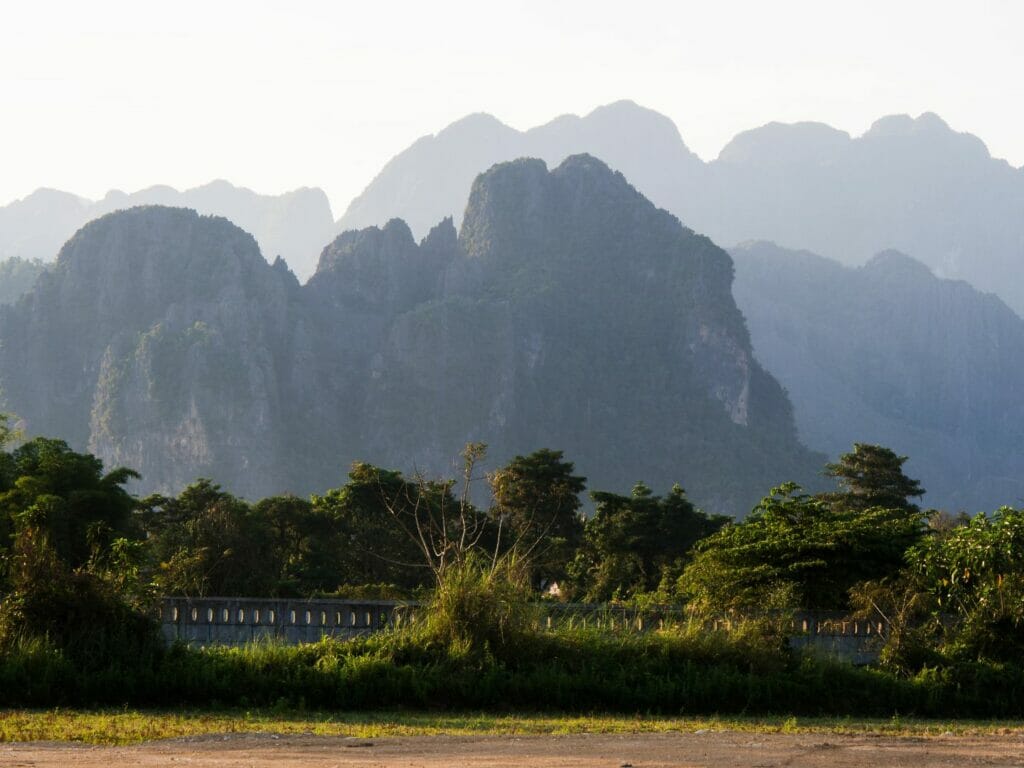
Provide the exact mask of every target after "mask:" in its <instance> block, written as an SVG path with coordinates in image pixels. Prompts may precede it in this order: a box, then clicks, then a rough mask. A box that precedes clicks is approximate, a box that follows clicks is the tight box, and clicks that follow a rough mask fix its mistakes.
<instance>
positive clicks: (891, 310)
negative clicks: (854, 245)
mask: <svg viewBox="0 0 1024 768" xmlns="http://www.w3.org/2000/svg"><path fill="white" fill-rule="evenodd" d="M731 254H732V256H733V259H734V261H735V264H736V282H735V285H734V288H733V293H734V295H735V297H736V303H737V304H738V305H739V307H740V309H741V310H742V311H743V314H744V315H745V316H746V318H747V322H748V325H749V327H750V334H751V337H752V339H753V344H754V350H755V353H756V356H757V358H758V359H759V360H760V361H761V362H762V363H763V364H764V365H765V366H766V367H767V369H768V370H769V371H771V372H772V373H773V374H774V375H775V376H777V377H778V378H779V381H780V382H781V383H782V384H783V386H785V387H786V390H787V391H788V393H789V396H790V398H791V399H792V402H793V407H794V409H795V414H796V421H797V426H798V429H799V433H800V437H801V438H802V439H803V440H804V441H805V442H806V443H807V444H808V445H809V446H810V447H812V448H813V449H815V450H819V451H824V452H825V453H828V454H829V455H830V456H837V455H838V454H839V453H841V452H843V451H847V450H849V449H850V447H851V443H852V442H853V441H854V440H856V441H859V442H874V443H881V444H883V445H887V446H890V447H891V448H893V450H895V451H897V452H898V453H900V454H902V455H907V456H909V457H910V461H909V462H908V464H907V471H908V473H909V474H910V475H911V476H913V477H918V478H920V479H921V481H922V484H923V485H924V487H925V488H926V489H927V490H928V494H927V496H926V497H925V503H926V504H933V505H936V506H942V507H946V508H950V509H954V510H956V509H966V510H968V511H970V512H976V511H978V510H993V509H996V508H998V507H999V506H1001V505H1003V504H1012V505H1019V504H1020V500H1021V498H1024V451H1022V450H1021V446H1022V445H1024V398H1022V397H1021V394H1020V392H1021V390H1020V382H1021V381H1024V320H1021V319H1020V318H1019V317H1018V316H1017V315H1015V314H1014V313H1013V312H1012V311H1011V310H1010V309H1009V308H1008V307H1007V306H1006V305H1005V304H1004V303H1003V302H1002V301H1000V300H999V299H998V298H997V297H995V296H993V295H992V294H986V293H981V292H979V291H977V290H976V289H974V288H972V287H971V286H970V285H968V284H967V283H965V282H962V281H954V280H944V279H940V278H938V277H936V276H935V275H934V274H933V273H932V272H931V271H930V270H929V269H928V267H926V266H925V265H924V264H922V263H921V262H919V261H916V260H914V259H912V258H910V257H908V256H905V255H903V254H901V253H897V252H895V251H886V252H883V253H880V254H878V255H876V256H875V257H874V258H872V259H871V260H870V261H869V262H868V263H867V264H865V265H864V266H862V267H857V268H851V267H847V266H843V265H841V264H839V263H838V262H836V261H833V260H830V259H825V258H822V257H820V256H816V255H814V254H811V253H808V252H800V251H788V250H785V249H782V248H779V247H778V246H775V245H773V244H771V243H764V242H759V243H749V244H745V245H743V246H741V247H737V248H734V249H732V250H731Z"/></svg>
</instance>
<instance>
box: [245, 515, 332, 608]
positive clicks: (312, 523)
mask: <svg viewBox="0 0 1024 768" xmlns="http://www.w3.org/2000/svg"><path fill="white" fill-rule="evenodd" d="M252 514H253V517H254V519H255V520H256V521H257V524H256V526H255V527H256V528H257V529H258V530H261V531H265V532H266V533H267V535H268V537H269V541H268V550H269V553H270V559H271V562H272V564H273V565H272V569H273V571H274V573H275V574H276V582H277V583H276V585H275V587H274V588H273V589H272V590H271V592H270V593H269V594H272V595H274V596H278V595H280V596H292V597H296V596H298V597H310V596H312V595H314V594H316V593H323V592H330V591H332V590H334V589H335V588H337V586H338V585H339V584H340V583H342V579H343V572H344V569H343V567H342V565H341V564H340V562H339V558H338V552H339V551H340V550H341V542H342V533H341V528H340V525H339V524H338V521H337V520H335V518H334V517H333V516H332V515H331V514H330V513H329V512H328V511H327V510H325V509H324V508H323V507H321V506H314V504H313V503H312V502H310V501H309V500H307V499H301V498H299V497H297V496H271V497H269V498H266V499H262V500H260V501H259V502H257V503H256V504H255V505H254V506H253V508H252Z"/></svg>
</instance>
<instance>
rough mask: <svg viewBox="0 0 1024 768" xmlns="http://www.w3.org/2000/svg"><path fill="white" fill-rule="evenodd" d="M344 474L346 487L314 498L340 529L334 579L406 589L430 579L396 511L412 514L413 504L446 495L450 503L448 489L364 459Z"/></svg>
mask: <svg viewBox="0 0 1024 768" xmlns="http://www.w3.org/2000/svg"><path fill="white" fill-rule="evenodd" d="M348 478H349V480H348V483H347V484H346V485H345V486H344V487H342V488H337V489H333V490H330V491H328V492H327V493H325V494H324V495H323V496H314V497H313V501H312V505H313V509H314V510H315V511H316V513H317V514H319V515H322V516H323V517H324V518H326V519H329V520H332V521H333V524H334V525H335V526H336V529H337V531H338V539H337V541H338V545H337V546H338V548H337V550H336V552H335V558H336V561H337V563H338V565H339V567H340V574H339V579H338V582H337V584H339V585H350V586H361V585H367V584H378V585H384V584H393V585H395V586H398V587H399V588H402V589H406V590H409V589H413V588H416V587H420V586H423V585H426V584H428V583H430V580H431V573H430V570H429V568H428V566H427V564H426V563H425V562H424V558H423V554H422V552H421V550H420V547H419V546H418V544H417V542H416V540H415V538H414V536H413V535H412V534H411V533H410V532H409V531H407V530H404V529H403V528H402V526H401V525H399V524H397V523H396V517H398V518H400V519H402V520H403V521H404V520H406V519H412V517H413V515H414V513H415V511H416V508H417V504H422V505H426V504H431V505H433V506H435V507H437V506H440V504H441V499H442V498H443V497H445V496H447V497H448V498H447V502H448V503H449V504H452V505H454V503H455V501H454V499H452V498H451V497H450V493H449V489H448V488H447V487H444V486H440V485H431V486H421V484H418V483H417V482H415V481H410V480H406V479H405V478H404V477H403V476H402V473H401V472H397V471H393V470H386V469H381V468H380V467H375V466H373V465H371V464H366V463H362V462H356V463H355V464H353V465H352V469H351V471H350V472H349V476H348ZM421 497H422V498H421Z"/></svg>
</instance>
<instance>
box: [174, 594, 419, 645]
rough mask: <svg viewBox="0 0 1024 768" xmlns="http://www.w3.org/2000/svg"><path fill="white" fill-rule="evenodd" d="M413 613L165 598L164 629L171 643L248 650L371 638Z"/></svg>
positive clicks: (377, 606) (363, 606) (351, 605)
mask: <svg viewBox="0 0 1024 768" xmlns="http://www.w3.org/2000/svg"><path fill="white" fill-rule="evenodd" d="M409 610H410V605H409V604H407V603H401V602H398V601H394V600H287V599H260V598H239V597H201V598H195V597H167V598H164V599H163V602H162V606H161V626H162V631H163V635H164V638H165V639H166V640H167V641H168V642H174V641H176V640H178V641H181V642H185V643H189V644H190V645H245V644H246V643H251V642H253V641H257V640H264V639H265V640H277V641H280V642H285V643H288V644H291V645H297V644H299V643H315V642H317V641H318V640H320V639H322V638H324V637H335V638H341V639H344V638H352V637H357V636H360V635H368V634H370V633H372V632H377V631H380V630H382V629H385V628H387V627H392V626H395V625H396V624H399V623H401V622H402V621H403V620H405V619H407V617H408V611H409Z"/></svg>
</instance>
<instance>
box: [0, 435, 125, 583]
mask: <svg viewBox="0 0 1024 768" xmlns="http://www.w3.org/2000/svg"><path fill="white" fill-rule="evenodd" d="M4 464H5V465H6V469H5V470H4V471H3V474H6V475H7V478H6V480H4V479H2V478H0V483H3V484H2V485H0V517H4V518H6V519H7V520H8V526H9V528H13V529H14V530H15V531H16V530H18V529H19V528H22V527H24V526H27V525H32V526H34V527H37V528H39V529H41V530H42V531H44V532H45V535H46V540H47V541H48V542H49V544H50V546H52V547H53V548H54V549H55V551H56V555H57V557H58V558H60V560H61V561H63V562H65V563H66V564H67V565H68V566H69V567H71V568H79V567H82V566H84V565H85V564H86V563H87V562H88V560H89V558H90V557H91V556H92V555H93V553H94V552H95V551H97V550H103V549H106V548H109V546H110V545H111V543H112V542H113V541H114V540H115V539H117V538H119V537H124V536H129V537H132V536H136V535H137V533H138V531H137V530H136V529H135V526H134V521H133V517H132V512H133V511H134V509H135V504H136V502H135V499H134V498H133V497H132V496H131V495H130V494H129V493H128V491H127V490H125V487H124V486H125V485H126V484H127V483H128V481H129V480H131V479H133V478H137V477H138V476H139V475H138V473H136V472H134V471H132V470H130V469H125V468H118V469H114V470H112V471H111V472H108V473H106V474H104V472H103V462H101V461H100V460H99V459H97V458H96V457H95V456H92V455H91V454H87V453H76V452H75V451H72V450H71V449H70V448H69V447H68V445H67V443H65V442H64V441H63V440H53V439H49V438H42V437H39V438H35V439H33V440H30V441H29V442H27V443H25V444H24V445H22V446H20V447H19V448H17V449H15V450H14V452H13V453H11V454H9V456H8V457H7V459H6V460H5V461H4Z"/></svg>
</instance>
